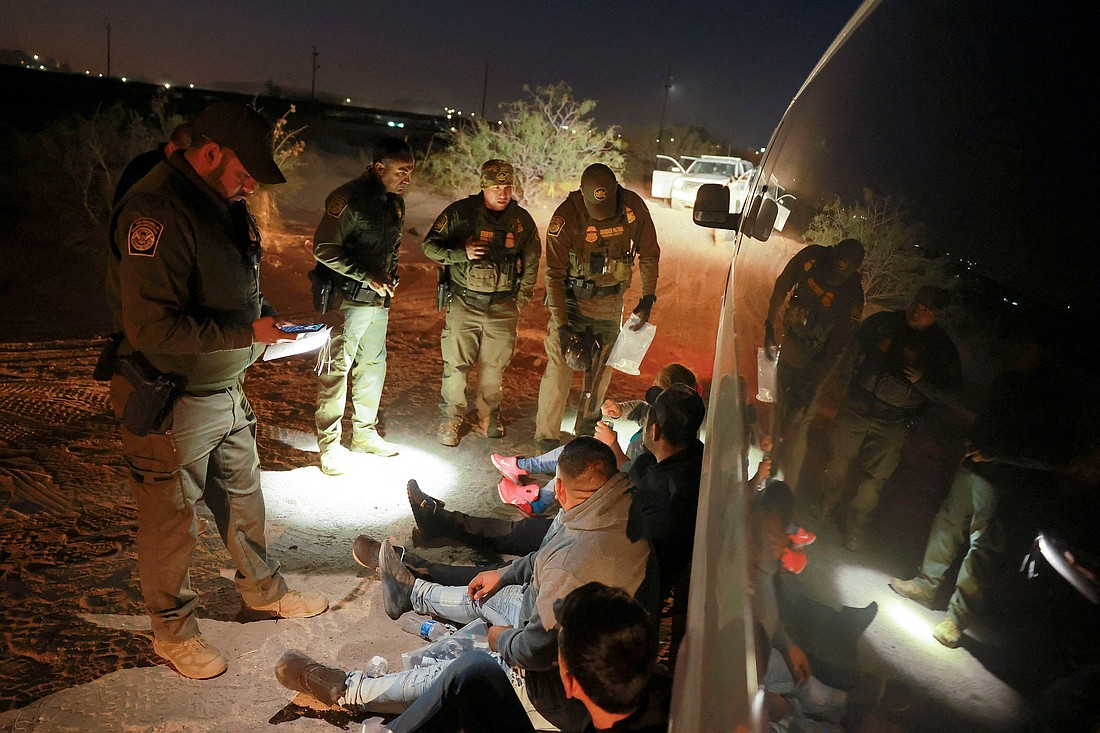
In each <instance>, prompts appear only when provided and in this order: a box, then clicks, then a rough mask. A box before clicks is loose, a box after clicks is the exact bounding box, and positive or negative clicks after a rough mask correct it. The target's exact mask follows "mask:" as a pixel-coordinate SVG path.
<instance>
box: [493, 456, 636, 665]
mask: <svg viewBox="0 0 1100 733" xmlns="http://www.w3.org/2000/svg"><path fill="white" fill-rule="evenodd" d="M632 487H633V484H632V483H631V482H630V479H629V478H628V477H627V476H626V474H623V473H617V474H615V475H614V476H612V477H611V478H610V479H609V480H608V481H607V483H605V484H604V485H603V486H601V487H600V488H599V489H597V490H596V492H595V493H594V494H592V496H590V497H588V498H587V499H586V500H585V501H583V502H581V503H580V504H578V505H577V506H575V507H573V508H572V509H570V510H569V511H564V510H562V511H559V512H558V515H557V516H556V517H555V518H554V522H553V524H551V525H550V529H549V530H547V532H546V536H545V537H544V538H543V540H542V546H541V547H539V549H538V550H537V551H536V552H532V553H531V554H530V555H528V556H527V557H523V558H520V559H519V560H515V561H513V562H512V564H511V565H509V566H508V567H506V568H504V569H503V570H502V571H501V575H500V577H501V583H502V584H503V585H519V584H523V585H526V588H524V592H523V603H522V605H521V607H520V618H521V619H523V621H521V622H520V625H519V628H516V629H508V630H507V631H505V632H504V633H503V634H501V635H500V638H499V639H498V640H497V651H498V652H499V654H500V655H501V657H503V658H504V660H505V661H506V662H508V663H509V664H510V665H512V666H513V667H520V668H522V669H525V670H528V671H532V672H533V671H543V670H550V669H553V667H554V665H555V664H556V663H557V655H558V645H557V626H558V619H557V616H556V615H555V613H554V602H555V601H558V600H561V599H564V598H565V596H567V595H568V594H569V592H570V591H571V590H573V589H574V588H578V587H580V586H582V585H584V584H585V583H591V582H593V581H598V582H600V583H604V584H606V585H610V586H614V587H619V588H623V589H625V590H626V591H627V592H628V593H631V594H633V595H635V596H636V597H639V600H642V602H643V603H645V602H647V601H649V600H651V599H649V598H647V597H645V596H646V595H647V594H648V593H649V591H651V590H652V589H651V588H650V586H651V585H652V583H644V581H645V580H646V574H647V573H646V570H647V566H648V564H649V562H650V557H649V555H650V552H649V542H648V541H646V540H644V539H643V540H639V541H637V542H631V540H630V539H628V538H627V531H626V525H627V519H628V515H629V513H630V502H631V495H630V494H629V493H627V492H628V491H629V490H630V489H631V488H632ZM650 577H655V576H654V574H653V573H650ZM639 591H642V592H641V593H639ZM654 592H655V591H654ZM647 608H648V606H647Z"/></svg>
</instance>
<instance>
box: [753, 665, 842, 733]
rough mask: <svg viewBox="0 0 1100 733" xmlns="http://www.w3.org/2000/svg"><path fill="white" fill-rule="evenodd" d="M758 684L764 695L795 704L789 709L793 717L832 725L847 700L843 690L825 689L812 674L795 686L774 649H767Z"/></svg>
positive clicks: (789, 671)
mask: <svg viewBox="0 0 1100 733" xmlns="http://www.w3.org/2000/svg"><path fill="white" fill-rule="evenodd" d="M760 684H761V685H762V686H763V687H764V689H765V690H767V691H768V692H774V693H775V694H777V695H782V696H783V697H786V698H790V699H792V700H795V701H797V702H798V706H797V708H795V706H792V708H794V709H793V710H792V713H791V714H792V715H794V716H801V715H802V714H805V715H813V716H814V717H818V718H825V719H827V720H832V721H834V722H835V721H839V720H840V718H841V716H842V715H843V714H844V705H845V703H847V701H848V693H846V692H844V690H838V689H836V688H835V687H829V686H828V685H826V684H825V683H824V682H821V681H820V680H819V679H817V678H816V677H814V676H812V675H811V676H810V678H809V679H808V680H806V681H805V682H803V683H801V684H799V683H798V682H797V681H796V680H795V678H794V673H792V672H791V669H790V667H788V666H787V660H786V659H784V658H783V655H782V654H780V653H779V650H777V649H772V650H771V656H769V657H768V668H767V670H765V672H764V676H763V677H762V678H761V679H760Z"/></svg>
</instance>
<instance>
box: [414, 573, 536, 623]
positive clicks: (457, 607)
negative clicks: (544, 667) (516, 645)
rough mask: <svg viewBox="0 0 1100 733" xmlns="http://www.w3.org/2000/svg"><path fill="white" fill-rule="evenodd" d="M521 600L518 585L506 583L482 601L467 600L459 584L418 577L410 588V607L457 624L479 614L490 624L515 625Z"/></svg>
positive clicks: (467, 594) (520, 587) (520, 591)
mask: <svg viewBox="0 0 1100 733" xmlns="http://www.w3.org/2000/svg"><path fill="white" fill-rule="evenodd" d="M522 603H523V586H521V585H506V586H504V587H503V588H501V589H500V590H498V591H497V592H496V593H494V594H493V595H491V596H489V597H488V598H487V599H485V600H484V601H481V602H474V601H472V600H470V593H469V591H468V590H467V589H466V587H465V586H461V585H440V584H439V583H429V582H428V581H426V580H421V579H420V578H417V579H416V582H415V583H414V584H413V590H412V605H413V610H415V611H416V612H417V613H426V614H429V615H431V616H439V617H441V618H445V619H448V620H450V621H454V622H455V623H457V624H468V623H470V622H471V621H476V620H477V619H479V618H480V619H484V620H485V622H486V623H487V624H489V625H490V626H515V627H517V628H518V627H519V625H520V618H519V609H520V605H521V604H522Z"/></svg>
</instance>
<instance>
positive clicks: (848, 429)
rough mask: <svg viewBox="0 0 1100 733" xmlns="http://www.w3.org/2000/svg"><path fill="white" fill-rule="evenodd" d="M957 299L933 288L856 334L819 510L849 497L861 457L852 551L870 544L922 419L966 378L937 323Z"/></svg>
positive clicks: (848, 528) (851, 508)
mask: <svg viewBox="0 0 1100 733" xmlns="http://www.w3.org/2000/svg"><path fill="white" fill-rule="evenodd" d="M950 297H951V296H950V295H949V294H948V293H947V291H945V290H943V289H941V288H936V287H932V286H929V285H926V286H924V287H922V288H920V289H919V290H918V291H917V293H916V295H914V296H913V299H912V301H911V302H910V303H909V305H908V306H907V307H906V308H905V309H904V310H893V311H881V312H879V313H875V314H874V315H871V316H868V318H867V320H865V321H864V322H863V323H862V324H860V326H859V329H858V330H857V331H856V335H855V339H854V340H853V343H852V349H851V350H852V351H853V352H854V354H853V357H854V358H853V369H852V375H851V378H850V379H849V381H848V393H847V395H846V396H845V398H844V401H843V403H841V405H840V409H839V411H838V412H837V417H836V422H834V423H833V428H832V431H831V437H830V444H831V447H832V455H831V457H830V459H829V463H828V464H827V466H826V468H825V483H826V491H825V495H824V496H823V497H822V501H821V507H820V509H819V511H818V512H817V513H819V514H826V513H828V512H830V511H831V510H832V509H833V507H835V506H837V505H838V504H839V503H840V502H841V500H842V499H843V498H844V496H843V494H844V490H845V488H846V482H847V480H848V476H849V468H850V467H852V462H853V461H855V466H854V467H852V468H854V470H855V471H856V472H857V480H858V483H857V484H856V495H855V497H854V498H853V499H852V500H851V502H850V503H849V504H848V516H847V518H846V521H845V522H844V523H843V542H844V546H845V547H846V548H848V549H849V550H852V551H857V550H860V549H862V548H863V541H864V531H865V527H866V525H867V519H868V516H869V515H870V514H871V512H873V511H874V510H875V508H876V507H877V506H878V500H879V494H880V493H881V492H882V487H883V485H884V484H885V483H886V481H887V480H888V479H889V478H890V476H892V475H893V473H894V470H895V469H897V467H898V463H900V462H901V449H902V446H903V445H904V444H905V438H906V436H907V435H909V433H910V432H911V430H912V427H913V424H914V422H915V421H916V420H918V419H919V418H920V417H921V415H923V414H924V413H925V412H926V411H927V409H928V407H929V406H930V404H931V403H932V402H933V401H942V400H944V399H945V398H946V397H947V395H948V393H949V392H950V391H952V390H954V389H956V388H958V387H959V385H960V384H961V383H962V363H961V362H960V360H959V350H958V349H957V348H955V344H954V342H952V341H951V337H950V336H948V335H947V333H946V332H945V331H944V330H943V328H942V327H940V325H939V323H937V321H938V320H939V318H940V316H941V315H942V314H943V312H944V310H945V309H946V308H947V305H948V303H949V302H950Z"/></svg>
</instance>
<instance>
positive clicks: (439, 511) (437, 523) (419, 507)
mask: <svg viewBox="0 0 1100 733" xmlns="http://www.w3.org/2000/svg"><path fill="white" fill-rule="evenodd" d="M407 491H408V495H409V508H410V509H412V515H413V519H414V520H415V521H416V528H417V529H418V530H419V535H420V537H422V538H423V539H425V540H433V539H435V538H436V537H447V536H448V534H447V530H448V525H449V524H450V522H448V521H447V516H446V515H447V514H450V512H448V511H447V510H446V509H444V508H443V507H444V506H445V504H444V502H443V501H442V500H440V499H436V498H435V497H433V496H428V495H427V494H425V493H424V492H423V491H421V490H420V485H419V484H417V483H416V479H409V484H408V489H407Z"/></svg>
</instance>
